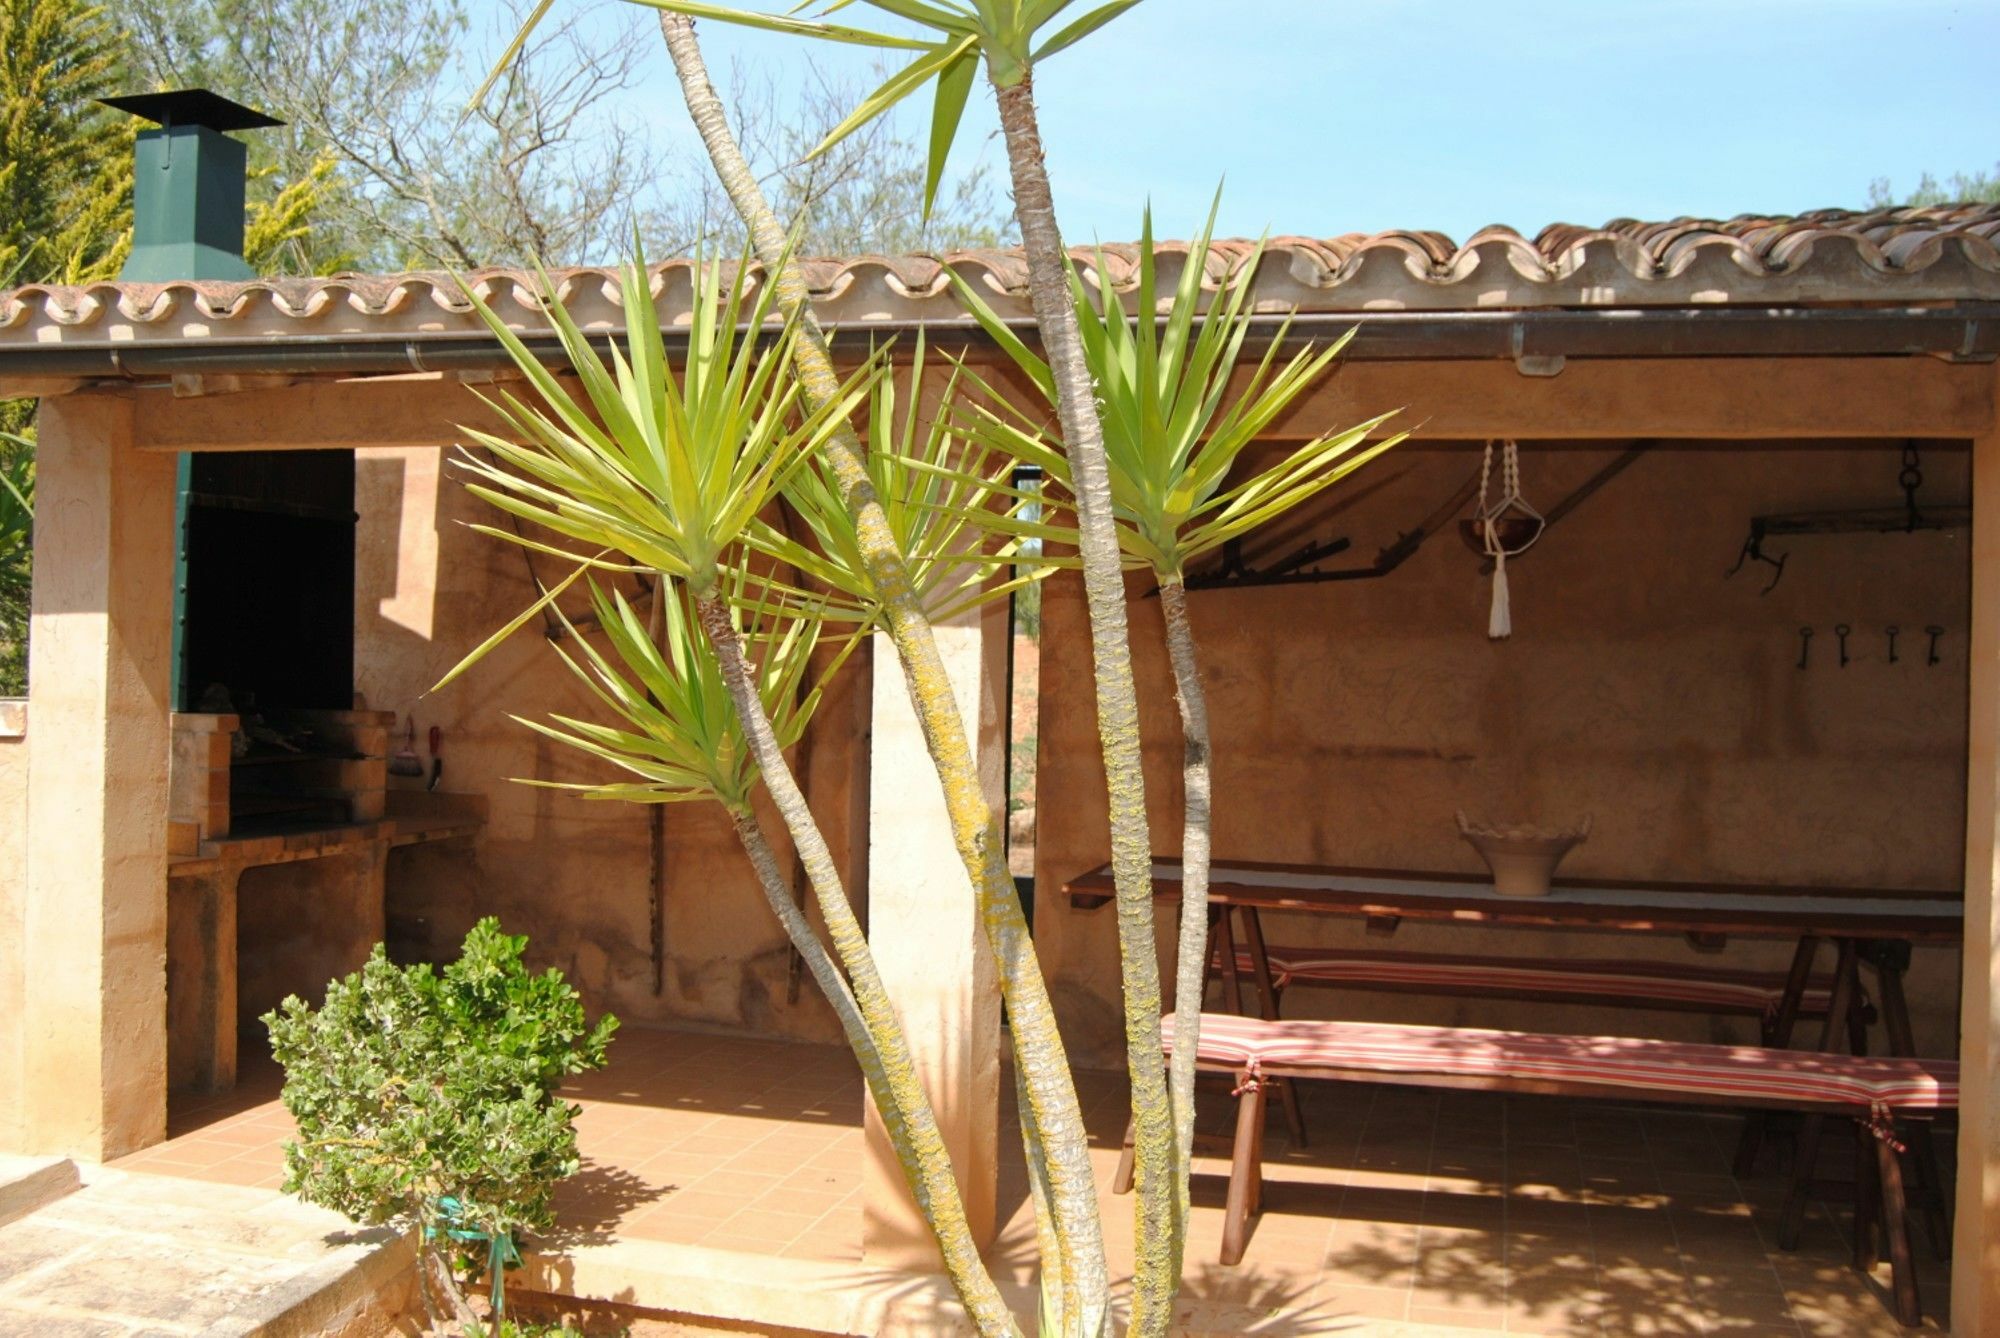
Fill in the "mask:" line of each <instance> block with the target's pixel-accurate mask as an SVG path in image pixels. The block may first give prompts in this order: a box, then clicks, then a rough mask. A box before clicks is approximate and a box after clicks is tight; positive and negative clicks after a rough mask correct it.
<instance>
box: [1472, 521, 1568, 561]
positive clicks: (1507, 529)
mask: <svg viewBox="0 0 2000 1338" xmlns="http://www.w3.org/2000/svg"><path fill="white" fill-rule="evenodd" d="M1546 523H1547V522H1546V521H1544V520H1543V519H1542V518H1541V517H1540V516H1502V517H1500V519H1498V520H1496V521H1494V522H1493V537H1494V538H1495V539H1497V540H1499V543H1500V547H1502V548H1504V549H1506V550H1507V551H1508V552H1509V553H1518V552H1520V551H1521V550H1522V549H1523V548H1526V547H1527V546H1528V545H1529V544H1531V543H1533V542H1534V541H1535V540H1536V539H1537V538H1538V537H1539V536H1540V535H1541V532H1542V527H1543V526H1544V525H1545V524H1546ZM1458 537H1459V538H1461V539H1463V540H1465V546H1466V547H1467V548H1470V549H1471V550H1472V551H1473V552H1475V553H1477V554H1479V555H1480V556H1481V557H1485V556H1486V522H1485V521H1482V520H1461V521H1459V522H1458Z"/></svg>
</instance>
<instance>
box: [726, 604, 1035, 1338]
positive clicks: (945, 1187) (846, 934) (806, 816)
mask: <svg viewBox="0 0 2000 1338" xmlns="http://www.w3.org/2000/svg"><path fill="white" fill-rule="evenodd" d="M695 608H696V612H697V614H698V615H699V617H700V619H701V626H702V631H703V633H705V634H706V635H707V637H708V641H709V644H710V645H711V646H713V647H714V648H715V655H716V660H717V662H718V664H720V666H721V669H722V678H723V682H724V683H726V684H727V685H728V687H729V697H730V700H731V701H732V702H733V703H734V704H735V706H736V714H737V717H738V718H739V719H740V720H741V721H742V724H743V734H744V738H745V740H746V741H747V742H748V744H749V746H750V755H751V756H752V757H754V758H755V759H756V761H757V767H758V770H759V772H760V773H761V775H762V777H763V781H764V787H765V789H766V790H768V791H769V792H770V795H771V798H772V801H773V802H774V803H775V804H776V805H777V808H778V813H779V815H780V816H781V817H782V818H783V820H784V823H785V827H786V830H787V831H789V832H790V833H791V837H792V847H793V849H794V850H795V851H797V853H798V856H799V862H800V864H801V865H803V866H804V868H805V871H806V879H807V881H808V882H809V883H810V884H811V886H812V889H813V894H814V896H815V898H816V899H817V901H818V902H819V908H820V918H821V919H822V920H823V921H824V922H825V924H826V929H827V937H828V938H830V939H831V940H832V941H833V949H834V952H835V954H836V955H838V956H839V958H840V963H841V965H842V966H843V967H845V968H846V971H847V985H846V986H845V987H844V988H842V989H841V990H840V991H839V992H838V993H836V992H835V991H834V990H833V989H828V988H827V987H828V981H827V979H826V978H825V977H824V976H823V975H822V964H821V962H820V961H819V960H816V959H817V958H818V957H819V956H821V955H822V954H823V950H820V951H819V952H815V950H816V949H819V940H818V939H817V938H816V937H815V936H814V935H813V933H812V930H811V928H810V927H809V926H808V925H807V924H806V922H805V918H804V916H803V915H801V914H800V913H799V911H798V908H797V907H796V906H794V905H793V904H792V900H791V894H790V890H789V889H788V888H787V887H786V885H785V879H784V876H783V874H782V873H781V872H780V870H779V868H778V863H777V860H776V859H775V858H774V857H773V855H772V853H771V848H770V845H769V843H768V842H766V841H765V840H764V838H763V833H762V831H761V830H760V829H759V828H758V826H757V823H756V821H755V819H754V817H752V816H751V815H749V814H748V813H737V814H736V815H735V818H736V831H737V835H738V836H739V837H740V838H741V839H742V841H743V845H744V849H745V850H747V851H748V852H749V854H750V859H751V862H752V863H753V864H755V865H756V867H757V877H758V881H759V883H760V884H762V885H763V887H764V892H765V897H766V899H767V900H769V901H770V903H771V908H772V909H773V910H774V911H777V912H778V917H779V919H780V920H781V921H783V922H784V925H785V930H786V933H787V934H789V935H791V937H792V943H793V945H794V946H795V947H797V948H798V949H799V950H800V952H801V953H802V954H804V955H805V958H806V962H807V964H808V965H809V966H811V967H812V969H813V975H814V978H815V979H817V980H819V982H820V985H821V987H822V988H823V989H827V997H828V999H829V1000H831V1001H832V1002H833V1004H834V1007H835V1009H836V1010H837V1011H838V1010H839V1009H840V1007H841V1002H840V1001H841V996H842V995H843V994H845V993H846V992H847V990H848V989H851V990H852V1001H853V1005H854V1011H855V1012H858V1014H859V1016H858V1017H855V1018H853V1019H852V1026H850V1018H849V1017H848V1016H847V1015H846V1014H843V1015H842V1018H841V1023H842V1026H843V1028H844V1029H847V1030H848V1039H849V1040H850V1042H855V1041H856V1040H857V1037H856V1033H855V1031H854V1030H853V1027H858V1028H859V1032H860V1041H861V1043H856V1044H855V1054H856V1056H857V1057H858V1058H859V1059H860V1060H861V1066H862V1072H863V1073H864V1074H866V1075H867V1077H868V1083H869V1089H870V1091H871V1093H872V1094H873V1095H874V1097H875V1101H876V1105H877V1106H878V1107H879V1108H880V1110H881V1112H882V1119H883V1124H884V1126H885V1127H886V1129H887V1130H888V1133H889V1137H890V1141H891V1142H892V1143H893V1144H894V1145H895V1148H896V1154H897V1157H898V1159H899V1160H901V1161H902V1163H903V1172H904V1175H905V1177H906V1178H907V1179H908V1181H909V1185H910V1189H911V1191H912V1192H913V1193H914V1194H915V1195H916V1199H917V1206H918V1207H919V1208H920V1209H921V1210H922V1211H923V1214H924V1219H925V1221H927V1222H928V1223H929V1224H930V1226H931V1230H932V1231H933V1232H934V1233H935V1234H936V1235H937V1238H938V1245H939V1248H940V1249H941V1251H942V1252H943V1254H944V1261H945V1267H946V1269H947V1270H949V1272H950V1273H951V1279H952V1283H953V1285H954V1286H955V1287H957V1289H958V1294H959V1297H960V1299H962V1300H963V1301H964V1302H965V1307H966V1310H967V1311H968V1313H970V1314H971V1316H972V1319H973V1322H974V1324H976V1325H977V1326H978V1328H979V1331H980V1333H982V1334H992V1335H1011V1334H1016V1333H1017V1332H1018V1330H1017V1329H1016V1327H1015V1324H1014V1318H1013V1314H1012V1312H1010V1311H1009V1310H1008V1308H1007V1305H1006V1302H1004V1301H1003V1300H1002V1299H1001V1297H1000V1292H999V1289H998V1288H997V1287H995V1286H994V1284H993V1278H992V1275H991V1274H989V1273H988V1272H987V1271H986V1266H985V1264H983V1263H982V1262H981V1261H980V1258H979V1249H978V1244H977V1242H976V1241H974V1239H973V1236H972V1228H971V1226H970V1225H969V1224H968V1223H967V1221H966V1218H965V1203H964V1201H963V1199H962V1198H961V1197H960V1195H959V1192H958V1181H957V1180H956V1179H955V1178H954V1176H953V1174H952V1168H951V1154H950V1152H949V1151H948V1150H947V1149H946V1147H945V1142H944V1136H943V1135H942V1134H941V1133H940V1132H939V1131H938V1127H937V1116H936V1114H935V1113H934V1112H933V1111H932V1109H931V1103H930V1097H929V1096H928V1095H927V1094H926V1093H925V1091H924V1086H923V1083H922V1081H921V1080H919V1078H918V1077H917V1072H916V1066H915V1064H914V1063H913V1062H912V1061H911V1059H910V1050H909V1045H908V1042H907V1041H906V1039H905V1037H904V1034H903V1025H902V1020H901V1019H900V1018H898V1017H897V1015H896V1010H895V1007H894V1005H893V1004H891V1003H890V1001H889V994H888V991H887V990H886V989H884V988H883V985H882V977H881V975H880V974H879V973H878V972H877V971H876V969H875V957H874V954H873V953H872V952H870V951H869V948H868V939H867V936H866V935H865V934H863V933H862V931H861V925H860V923H859V922H858V921H857V920H856V919H855V916H854V908H853V907H852V906H851V905H850V904H849V903H848V900H847V892H846V889H845V888H844V887H842V885H841V880H840V873H839V869H838V868H837V866H836V865H835V864H834V860H833V852H832V851H830V850H829V849H827V845H826V839H825V837H824V836H823V835H822V834H821V832H820V830H819V823H818V822H817V821H816V820H815V819H814V818H813V815H812V810H811V809H810V808H809V807H808V806H807V804H806V797H805V795H804V793H803V792H802V791H801V790H800V789H799V786H798V780H797V778H796V777H794V776H793V775H792V771H791V766H790V764H789V763H788V762H787V761H786V760H785V754H784V750H783V749H782V748H780V747H779V746H778V740H777V737H776V735H775V734H774V733H773V732H772V729H771V722H770V719H769V717H767V716H766V715H765V712H764V704H763V701H762V700H761V699H760V698H759V697H758V695H757V688H756V681H755V678H754V677H753V675H752V674H751V672H750V669H749V666H748V665H746V664H745V663H744V660H743V646H742V643H741V642H740V641H739V640H738V638H737V634H736V627H735V623H734V621H733V620H732V619H731V617H730V612H729V607H728V604H727V602H726V601H725V600H724V599H723V597H722V596H721V595H719V594H717V593H715V592H714V591H710V592H708V593H706V594H702V595H698V596H697V597H696V603H695ZM781 908H782V909H781ZM825 968H826V969H827V970H828V971H830V970H831V963H826V964H825ZM833 983H835V984H838V983H839V982H838V981H837V980H836V981H835V982H833Z"/></svg>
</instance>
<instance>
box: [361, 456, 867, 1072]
mask: <svg viewBox="0 0 2000 1338" xmlns="http://www.w3.org/2000/svg"><path fill="white" fill-rule="evenodd" d="M444 459H445V456H444V453H443V452H441V451H438V450H431V449H414V450H405V449H400V448H398V449H375V450H364V451H362V452H360V453H359V458H358V460H357V462H356V473H357V478H356V498H357V501H356V509H357V510H358V511H359V513H360V517H361V519H360V528H359V534H358V537H357V558H356V566H357V571H356V609H355V624H356V646H355V664H356V666H357V684H356V686H357V689H358V690H359V691H360V693H361V694H362V695H363V696H364V697H365V699H366V704H367V705H368V706H369V707H371V708H373V709H376V710H389V711H395V712H397V713H398V714H399V715H407V714H409V713H411V712H412V711H414V713H415V716H416V723H417V730H418V738H417V748H418V751H419V753H420V754H422V755H423V757H424V761H425V765H426V766H428V765H429V760H430V759H429V754H428V752H427V751H426V749H425V733H426V731H427V730H428V729H429V728H430V727H431V726H432V725H438V726H441V727H442V728H443V730H444V742H443V757H444V777H443V784H442V788H443V789H446V790H459V791H478V792H483V793H485V794H486V795H488V796H489V799H490V803H491V809H490V813H489V817H488V822H487V825H486V828H485V830H484V831H483V832H482V833H481V834H480V836H479V837H478V838H477V839H476V840H475V841H474V842H473V843H472V847H471V849H470V850H469V851H467V850H464V849H459V848H456V846H453V847H443V848H435V849H429V848H421V847H418V848H411V849H406V850H399V851H396V852H394V853H393V854H392V855H391V856H390V860H389V865H388V874H387V877H388V920H389V934H390V938H391V941H392V942H397V941H401V942H404V943H406V944H408V945H410V946H411V947H412V948H413V950H418V951H428V952H430V953H432V954H434V955H441V956H447V957H448V956H450V955H452V954H453V952H454V951H455V948H456V945H457V942H458V940H459V938H460V937H462V936H463V934H464V932H465V930H466V929H467V928H469V927H470V925H471V924H472V922H473V921H474V920H475V919H477V918H478V917H479V916H481V915H485V914H495V915H498V916H500V917H501V920H502V923H503V924H504V925H505V927H506V928H507V929H508V930H509V931H510V932H514V933H525V934H528V935H529V936H530V941H531V943H530V956H531V960H533V961H534V962H535V963H537V964H538V965H553V966H558V967H560V968H562V969H563V970H564V971H566V972H567V973H569V975H570V976H571V978H572V979H573V980H574V981H575V982H576V983H577V985H578V986H579V987H580V988H581V989H582V990H583V991H584V993H585V995H586V997H587V998H588V1000H589V1003H590V1005H591V1007H592V1008H593V1009H597V1008H610V1009H612V1010H613V1011H615V1012H617V1013H618V1014H619V1015H620V1016H621V1017H624V1018H629V1019H632V1020H668V1019H679V1020H692V1021H699V1022H705V1023H713V1024H717V1025H722V1026H730V1027H746V1028H751V1029H755V1030H757V1031H760V1032H766V1033H772V1034H780V1035H798V1036H806V1037H811V1038H815V1039H821V1040H826V1039H834V1038H836V1037H837V1036H838V1029H837V1027H836V1026H835V1025H834V1023H833V1020H832V1015H831V1013H830V1012H828V1011H827V1010H826V1008H825V1006H824V1005H823V1004H822V1003H821V1002H820V1001H819V1000H818V998H817V997H816V994H815V991H814V989H813V987H812V984H811V981H810V979H809V978H808V979H806V980H805V981H804V982H803V988H802V989H801V990H800V1001H799V1002H798V1003H791V1002H788V1000H787V974H788V962H789V949H788V948H787V946H786V943H785V941H784V936H783V933H782V931H781V930H780V929H779V928H778V926H777V923H776V921H775V919H774V918H773V917H772V915H771V914H770V911H769V909H768V907H766V905H765V904H764V901H763V897H762V894H761V893H760V892H759V891H758V889H757V886H756V883H755V880H754V879H753V877H752V875H751V872H750V866H749V864H748V862H747V860H746V859H745V857H744V856H743V853H742V850H741V847H740V846H739V845H738V844H737V841H736V837H735V834H734V832H733V831H732V830H731V828H730V827H729V825H728V823H727V821H726V819H725V818H724V817H723V815H722V813H721V811H720V810H719V809H717V808H715V807H714V806H713V805H707V804H674V805H669V806H667V808H666V809H665V824H666V878H665V896H664V906H665V942H666V961H665V969H664V973H663V976H664V979H663V982H662V990H661V992H660V993H659V994H657V995H656V994H655V993H654V990H653V972H652V960H651V959H652V953H651V942H650V940H651V932H650V918H649V910H648V906H649V895H648V893H649V869H650V865H651V855H650V831H649V810H648V808H647V807H644V806H640V805H634V804H627V803H610V802H600V801H588V800H584V799H582V798H580V797H577V796H575V795H571V794H565V793H562V792H560V791H555V790H549V789H542V788H536V787H532V786H528V785H520V784H514V783H512V781H513V780H515V779H535V780H552V781H581V780H601V779H614V778H616V777H615V776H614V775H613V773H612V772H611V771H610V769H609V768H607V767H599V766H595V765H593V764H592V763H591V762H589V761H588V759H585V758H583V757H581V756H579V755H577V754H575V753H574V752H573V751H572V750H570V749H567V748H564V747H563V746H561V745H558V744H555V743H552V742H550V741H548V740H546V739H543V738H542V737H541V736H540V735H537V734H534V733H532V732H531V731H529V730H528V729H526V728H525V727H523V726H521V725H519V724H517V723H515V722H514V721H512V720H510V719H509V718H508V716H509V714H510V713H518V714H522V715H535V714H546V713H548V712H560V713H569V714H574V715H579V716H584V717H591V716H593V715H594V714H595V713H596V711H597V710H598V706H597V703H596V702H595V701H594V700H592V699H591V698H590V697H589V696H588V694H587V692H586V691H585V690H584V689H583V688H582V687H581V686H580V685H579V684H577V683H576V682H575V680H574V679H573V678H572V677H571V675H570V673H569V671H568V670H567V669H566V668H565V667H564V666H563V664H562V662H561V661H560V659H559V658H558V657H557V655H556V654H555V652H554V651H553V650H552V649H551V648H550V646H549V645H548V643H547V642H546V641H545V640H544V638H543V637H542V636H541V635H540V634H539V628H538V627H534V626H531V627H529V628H526V629H524V630H523V631H522V632H521V633H520V634H519V635H517V636H515V637H514V638H512V639H511V640H510V641H509V642H508V643H507V644H505V645H503V646H501V647H500V648H498V649H497V650H496V651H494V652H493V654H492V655H491V656H489V657H488V658H487V659H486V660H485V661H484V662H483V663H482V664H480V665H479V666H478V667H477V668H475V669H473V670H472V671H471V672H470V673H468V674H467V675H465V676H464V677H463V678H461V679H459V680H458V681H457V682H455V683H453V684H452V685H451V686H449V687H448V688H446V689H445V690H444V691H442V692H439V693H436V694H428V689H429V688H430V686H431V685H432V684H433V683H435V682H436V681H437V680H438V679H439V678H440V677H442V676H443V674H444V673H445V672H446V671H447V670H449V669H450V668H451V667H452V665H454V664H455V663H457V661H458V660H459V658H460V657H461V656H463V655H464V654H465V653H466V651H468V650H469V649H470V648H472V647H473V646H475V645H477V644H479V643H480V642H481V641H482V640H484V639H485V638H486V637H487V636H488V635H490V634H491V633H492V632H493V631H494V630H496V629H497V628H499V627H500V626H501V625H503V624H504V623H506V622H507V621H508V620H509V619H510V618H512V617H513V616H514V615H515V614H517V613H519V612H520V611H521V609H523V608H525V607H526V606H527V605H528V604H529V603H531V602H532V601H533V600H534V598H535V597H536V594H537V591H536V590H535V588H534V586H533V585H532V584H531V583H530V579H529V575H528V566H527V563H526V562H525V561H524V558H523V553H522V551H521V550H520V549H518V548H516V547H514V546H512V545H510V544H507V543H504V542H502V541H500V540H498V539H493V538H490V537H487V536H484V535H480V534H476V533H474V532H473V531H471V530H470V529H468V528H466V523H467V522H478V523H485V524H502V525H504V524H505V523H506V521H505V519H504V518H503V517H501V516H500V514H499V513H498V512H496V511H494V510H492V509H491V508H490V507H488V506H487V505H486V504H485V503H483V502H480V501H479V500H478V499H477V498H474V497H472V496H471V495H470V494H468V493H466V492H465V491H464V489H463V488H462V487H460V486H459V484H458V483H456V482H455V481H453V479H452V478H451V477H450V476H449V474H448V473H445V474H443V475H441V473H440V470H441V466H442V465H443V463H444ZM535 566H536V571H537V573H538V574H539V575H540V576H541V578H542V579H544V580H546V581H550V582H553V581H554V580H556V579H558V578H559V577H560V576H562V575H565V574H567V573H566V571H565V570H564V569H562V568H561V567H560V566H559V564H557V563H556V562H555V561H554V560H553V559H547V558H541V557H538V558H537V559H536V560H535ZM564 606H565V608H566V609H569V610H570V611H571V612H572V613H573V614H579V613H581V611H582V610H583V609H584V608H585V607H586V601H584V600H582V599H578V598H574V597H571V598H566V599H565V601H564ZM427 694H428V695H427ZM867 716H868V692H867V678H866V670H865V665H863V664H860V663H855V664H851V665H850V666H849V667H848V669H847V670H846V671H845V673H844V674H843V676H842V678H841V679H840V680H839V681H838V683H837V684H836V686H835V687H834V689H833V690H832V691H831V693H830V694H829V697H828V699H827V701H826V703H825V705H824V706H823V707H822V709H821V712H820V716H819V720H820V722H821V724H820V727H819V729H818V731H817V733H816V736H815V741H814V746H813V749H812V757H811V766H810V778H809V780H808V785H809V788H810V793H811V795H812V797H813V799H814V802H815V807H816V809H817V810H818V812H819V814H820V818H821V822H822V825H823V827H824V828H825V830H826V832H827V836H828V839H829V841H830V842H831V844H832V845H833V848H834V850H835V853H836V855H837V857H839V858H841V859H842V860H843V861H844V867H845V868H846V869H847V871H848V873H849V877H850V882H851V883H852V884H853V886H854V887H855V888H856V889H857V898H858V897H859V896H860V895H861V890H862V889H864V888H865V877H864V876H863V867H862V861H861V860H860V859H859V858H858V857H857V855H856V852H853V849H852V842H851V840H850V833H853V832H855V831H858V830H859V828H860V826H861V823H860V821H859V820H858V819H857V817H856V814H855V811H854V805H855V804H856V803H860V804H863V805H865V803H866V795H867V784H866V770H865V768H866V757H867V743H866V732H867ZM401 728H402V725H401V722H400V720H399V722H398V725H397V734H396V738H397V739H398V740H400V737H401V734H400V731H401ZM390 784H391V786H392V787H398V786H400V787H414V788H421V787H422V785H423V782H422V781H421V780H406V779H399V778H396V777H393V776H392V777H391V778H390ZM771 829H772V830H773V832H774V833H776V834H777V835H778V837H779V845H780V848H781V850H788V847H786V846H785V845H784V843H783V841H782V828H780V827H778V826H777V824H775V823H773V824H771ZM788 857H789V856H787V858H788Z"/></svg>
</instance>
